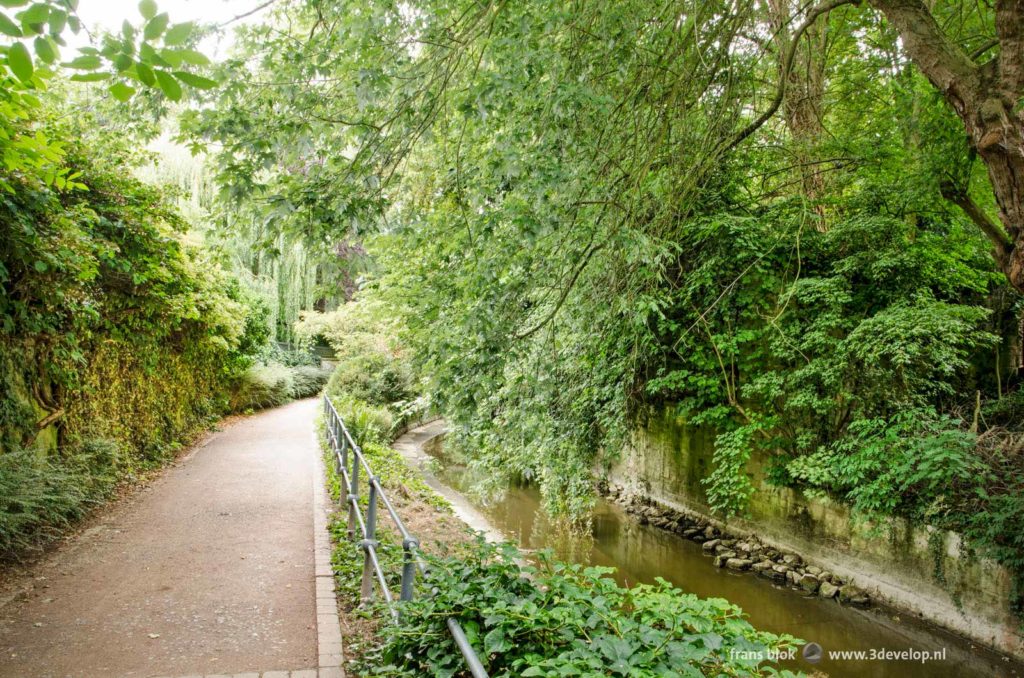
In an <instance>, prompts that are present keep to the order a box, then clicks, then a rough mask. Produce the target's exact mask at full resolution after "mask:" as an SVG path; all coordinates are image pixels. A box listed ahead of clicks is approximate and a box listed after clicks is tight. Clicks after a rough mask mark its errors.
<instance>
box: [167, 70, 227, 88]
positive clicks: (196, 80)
mask: <svg viewBox="0 0 1024 678" xmlns="http://www.w3.org/2000/svg"><path fill="white" fill-rule="evenodd" d="M174 77H176V78H177V79H178V80H181V81H182V82H183V83H185V84H186V85H188V86H189V87H196V88H198V89H213V88H214V87H216V86H217V85H219V84H220V83H219V82H217V81H216V80H210V79H209V78H204V77H203V76H201V75H196V74H195V73H188V72H186V71H174Z"/></svg>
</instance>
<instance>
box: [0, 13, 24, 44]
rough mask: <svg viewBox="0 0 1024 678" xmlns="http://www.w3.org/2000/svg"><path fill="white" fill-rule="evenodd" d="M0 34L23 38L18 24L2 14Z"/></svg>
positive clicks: (0, 15)
mask: <svg viewBox="0 0 1024 678" xmlns="http://www.w3.org/2000/svg"><path fill="white" fill-rule="evenodd" d="M0 33H3V34H4V35H9V36H11V37H12V38H20V37H21V36H22V33H21V29H20V28H18V24H16V23H14V22H13V21H11V18H10V17H9V16H7V15H6V14H4V13H3V12H0Z"/></svg>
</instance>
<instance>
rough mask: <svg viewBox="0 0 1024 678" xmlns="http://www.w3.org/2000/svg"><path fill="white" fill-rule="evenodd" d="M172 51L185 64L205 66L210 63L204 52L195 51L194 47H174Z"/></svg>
mask: <svg viewBox="0 0 1024 678" xmlns="http://www.w3.org/2000/svg"><path fill="white" fill-rule="evenodd" d="M164 51H170V50H164ZM173 51H174V53H175V54H177V55H178V56H179V57H180V58H181V60H182V61H183V62H185V63H186V64H192V65H193V66H207V65H209V63H210V60H209V59H208V58H207V56H206V55H205V54H203V53H202V52H197V51H195V50H194V49H176V50H173Z"/></svg>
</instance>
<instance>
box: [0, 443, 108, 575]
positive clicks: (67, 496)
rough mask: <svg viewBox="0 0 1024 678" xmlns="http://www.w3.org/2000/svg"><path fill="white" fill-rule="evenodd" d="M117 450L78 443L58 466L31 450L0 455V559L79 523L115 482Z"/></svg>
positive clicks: (15, 554)
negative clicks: (78, 520)
mask: <svg viewBox="0 0 1024 678" xmlns="http://www.w3.org/2000/svg"><path fill="white" fill-rule="evenodd" d="M120 459H121V450H120V448H118V446H117V445H116V444H114V443H112V442H110V441H105V440H93V441H88V442H86V443H83V444H82V445H81V448H80V452H78V453H76V454H74V455H73V456H70V457H69V458H67V459H66V460H63V462H58V461H55V460H51V459H47V458H43V457H39V456H38V455H37V454H35V453H34V452H33V451H20V452H10V453H7V454H0V558H4V559H7V558H11V557H15V556H17V555H18V554H20V553H22V552H24V551H26V550H28V549H33V548H38V547H39V546H41V545H43V544H45V543H46V542H47V541H49V540H51V539H52V538H53V537H55V536H56V535H58V534H59V533H60V531H61V530H62V529H64V528H66V527H67V526H68V525H69V524H71V523H72V522H73V521H75V520H77V519H79V518H81V517H82V516H83V515H84V514H85V512H86V511H87V510H88V509H89V508H90V507H91V505H92V504H93V503H95V502H96V501H97V500H99V499H101V498H103V497H104V496H106V495H107V494H108V493H109V491H110V489H111V488H112V487H113V486H114V484H115V483H116V481H117V478H118V474H117V466H118V465H119V462H120Z"/></svg>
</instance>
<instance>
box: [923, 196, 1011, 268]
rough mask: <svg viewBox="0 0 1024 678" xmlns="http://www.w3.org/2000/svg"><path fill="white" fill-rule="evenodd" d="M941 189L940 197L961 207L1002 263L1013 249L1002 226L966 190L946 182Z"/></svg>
mask: <svg viewBox="0 0 1024 678" xmlns="http://www.w3.org/2000/svg"><path fill="white" fill-rule="evenodd" d="M941 190H942V197H943V198H945V199H946V200H948V201H950V202H951V203H953V204H954V205H956V206H957V207H959V208H960V209H962V210H963V211H964V214H966V215H967V216H968V217H969V218H970V219H971V221H973V222H974V223H975V224H977V226H978V228H980V229H981V231H982V233H984V234H985V237H987V238H988V239H989V240H990V241H991V242H992V245H993V246H994V247H995V248H996V259H997V261H998V262H999V263H1000V265H1002V264H1003V263H1004V262H1005V261H1006V260H1007V258H1008V257H1009V256H1010V252H1011V251H1012V250H1013V241H1012V240H1010V236H1008V235H1006V231H1004V230H1003V227H1002V226H1001V225H1000V224H999V223H998V222H996V221H995V220H994V219H993V218H992V217H990V216H989V215H988V214H987V213H986V212H985V210H983V209H982V208H981V206H980V205H978V203H976V202H974V200H972V199H971V196H969V195H968V194H967V191H963V190H960V189H958V188H956V187H955V186H953V184H951V183H948V182H947V183H943V184H942V187H941Z"/></svg>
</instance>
